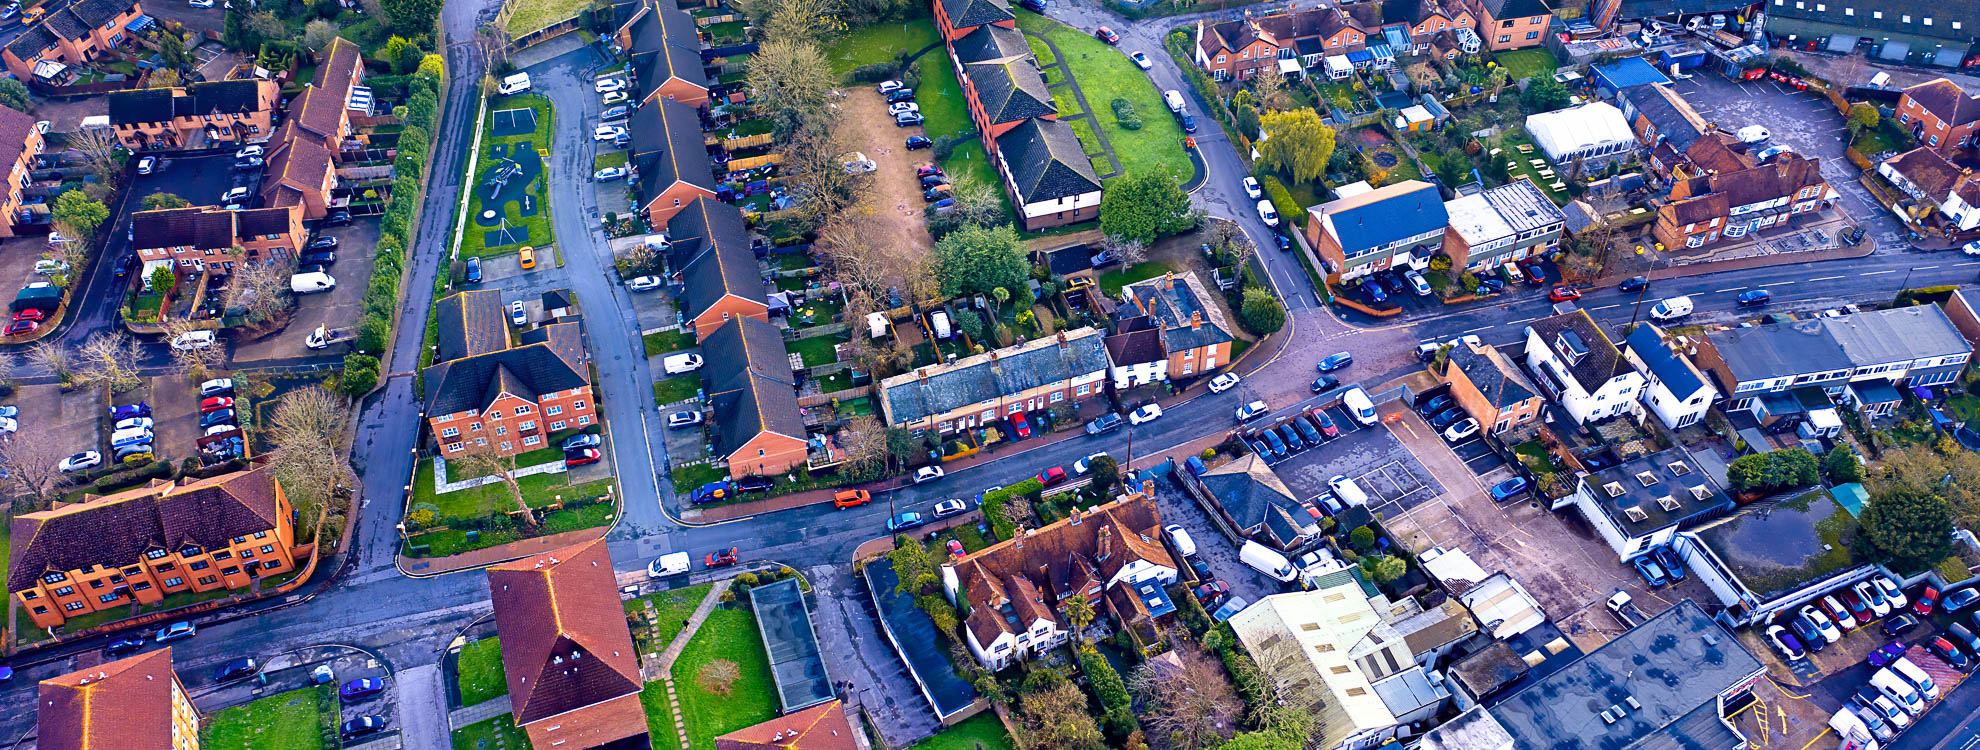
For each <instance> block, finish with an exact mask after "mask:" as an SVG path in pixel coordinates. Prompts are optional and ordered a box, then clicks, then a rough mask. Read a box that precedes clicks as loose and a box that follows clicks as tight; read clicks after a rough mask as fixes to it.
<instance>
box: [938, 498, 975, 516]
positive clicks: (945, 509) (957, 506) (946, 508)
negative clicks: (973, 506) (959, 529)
mask: <svg viewBox="0 0 1980 750" xmlns="http://www.w3.org/2000/svg"><path fill="white" fill-rule="evenodd" d="M968 511H969V503H966V502H963V501H961V500H943V501H942V502H939V503H936V504H935V517H936V518H938V519H941V518H948V517H950V516H959V515H962V514H963V513H966V512H968Z"/></svg>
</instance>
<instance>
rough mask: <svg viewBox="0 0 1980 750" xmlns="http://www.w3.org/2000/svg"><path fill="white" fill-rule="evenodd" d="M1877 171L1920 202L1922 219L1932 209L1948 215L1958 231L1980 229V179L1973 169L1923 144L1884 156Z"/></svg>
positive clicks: (1949, 226)
mask: <svg viewBox="0 0 1980 750" xmlns="http://www.w3.org/2000/svg"><path fill="white" fill-rule="evenodd" d="M1877 174H1880V175H1883V176H1884V179H1887V180H1890V181H1891V184H1892V185H1896V186H1897V187H1898V189H1899V190H1903V191H1904V193H1905V195H1909V196H1911V199H1912V200H1915V201H1918V202H1919V204H1920V205H1919V206H1918V208H1919V209H1920V216H1921V218H1923V217H1925V216H1926V214H1925V213H1924V210H1925V209H1930V210H1933V211H1936V212H1937V213H1938V215H1940V216H1942V217H1945V221H1946V224H1947V226H1948V228H1950V229H1952V230H1953V231H1955V232H1970V231H1973V230H1974V229H1980V179H1975V177H1974V174H1973V170H1972V169H1969V168H1966V167H1961V166H1959V165H1957V164H1954V163H1952V162H1950V161H1947V160H1946V157H1945V155H1943V154H1940V153H1939V152H1938V151H1935V150H1932V149H1930V148H1925V147H1922V146H1921V147H1919V148H1915V149H1912V150H1910V151H1906V152H1904V153H1902V154H1898V155H1897V156H1893V157H1891V158H1889V159H1885V160H1884V161H1883V162H1881V163H1879V164H1878V165H1877Z"/></svg>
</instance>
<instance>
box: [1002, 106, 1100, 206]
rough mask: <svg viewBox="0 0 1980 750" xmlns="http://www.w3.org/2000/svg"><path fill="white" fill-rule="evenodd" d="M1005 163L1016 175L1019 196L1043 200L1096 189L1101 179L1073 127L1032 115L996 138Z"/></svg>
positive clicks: (1027, 201) (1028, 200)
mask: <svg viewBox="0 0 1980 750" xmlns="http://www.w3.org/2000/svg"><path fill="white" fill-rule="evenodd" d="M997 150H998V151H999V152H1000V153H1001V154H1002V155H1003V159H1004V165H1005V166H1006V167H1008V168H1009V169H1010V170H1011V174H1013V175H1015V176H1016V184H1015V187H1016V189H1017V193H1018V196H1019V197H1021V198H1023V200H1024V202H1026V203H1042V202H1045V201H1050V200H1057V199H1060V198H1070V197H1073V196H1076V195H1084V194H1086V193H1091V192H1096V191H1098V190H1099V189H1100V178H1099V177H1097V176H1095V175H1094V173H1093V162H1092V161H1089V160H1088V159H1087V158H1086V151H1085V150H1084V149H1082V148H1081V146H1080V145H1079V136H1077V135H1074V134H1073V130H1072V126H1071V125H1067V124H1065V123H1063V122H1059V121H1058V120H1042V119H1037V118H1033V119H1030V120H1026V121H1024V122H1022V123H1019V124H1018V125H1017V127H1014V128H1011V129H1010V131H1009V132H1006V133H1004V134H1003V135H1000V136H998V137H997Z"/></svg>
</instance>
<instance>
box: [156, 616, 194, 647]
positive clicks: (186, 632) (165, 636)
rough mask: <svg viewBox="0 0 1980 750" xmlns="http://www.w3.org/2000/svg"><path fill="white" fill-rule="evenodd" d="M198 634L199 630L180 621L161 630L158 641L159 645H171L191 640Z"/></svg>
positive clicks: (190, 624)
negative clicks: (187, 639)
mask: <svg viewBox="0 0 1980 750" xmlns="http://www.w3.org/2000/svg"><path fill="white" fill-rule="evenodd" d="M198 632H199V630H198V629H197V628H194V627H193V624H192V623H190V622H184V621H180V622H175V623H172V624H170V625H167V626H165V627H163V628H160V629H159V630H158V637H157V639H156V640H157V641H158V642H159V643H171V642H173V641H177V640H184V639H186V638H191V637H193V636H194V635H196V634H197V633H198Z"/></svg>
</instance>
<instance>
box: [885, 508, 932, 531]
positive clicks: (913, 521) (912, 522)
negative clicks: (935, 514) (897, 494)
mask: <svg viewBox="0 0 1980 750" xmlns="http://www.w3.org/2000/svg"><path fill="white" fill-rule="evenodd" d="M926 523H928V521H927V520H926V519H923V518H922V517H921V514H920V513H916V512H914V511H907V512H904V513H900V514H897V515H895V516H894V517H893V518H889V519H887V530H888V531H890V532H895V533H899V532H902V531H907V530H908V529H918V528H921V527H922V525H924V524H926Z"/></svg>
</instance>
